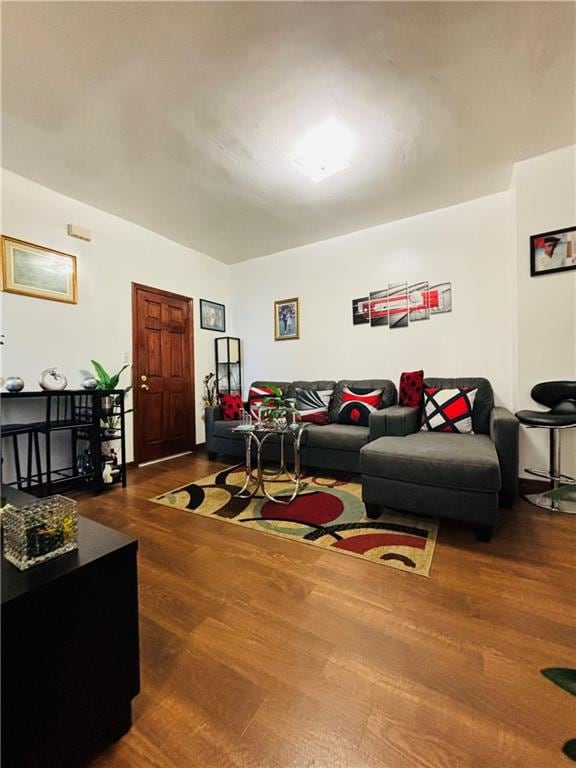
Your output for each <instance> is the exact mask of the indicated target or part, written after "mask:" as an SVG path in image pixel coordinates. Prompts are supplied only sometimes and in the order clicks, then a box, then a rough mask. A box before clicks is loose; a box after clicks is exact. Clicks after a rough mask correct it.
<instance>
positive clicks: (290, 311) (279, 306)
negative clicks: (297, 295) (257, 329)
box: [274, 299, 300, 341]
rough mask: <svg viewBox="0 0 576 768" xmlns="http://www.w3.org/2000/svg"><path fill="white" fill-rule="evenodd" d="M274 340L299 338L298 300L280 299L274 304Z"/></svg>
mask: <svg viewBox="0 0 576 768" xmlns="http://www.w3.org/2000/svg"><path fill="white" fill-rule="evenodd" d="M274 338H275V340H276V341H285V340H287V339H299V338H300V309H299V306H298V299H280V300H279V301H275V302H274Z"/></svg>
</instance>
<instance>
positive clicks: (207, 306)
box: [200, 299, 226, 333]
mask: <svg viewBox="0 0 576 768" xmlns="http://www.w3.org/2000/svg"><path fill="white" fill-rule="evenodd" d="M200 328H204V329H205V330H207V331H219V332H221V333H224V331H225V330H226V307H225V306H224V304H218V303H216V302H215V301H207V300H206V299H200Z"/></svg>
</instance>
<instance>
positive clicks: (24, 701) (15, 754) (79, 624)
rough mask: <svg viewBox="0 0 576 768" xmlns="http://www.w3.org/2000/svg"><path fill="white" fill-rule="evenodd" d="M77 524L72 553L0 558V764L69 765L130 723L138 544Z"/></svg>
mask: <svg viewBox="0 0 576 768" xmlns="http://www.w3.org/2000/svg"><path fill="white" fill-rule="evenodd" d="M2 495H3V496H7V497H8V499H9V500H10V501H11V502H12V503H14V504H24V503H27V502H29V501H33V500H34V499H32V498H31V497H29V496H27V494H22V493H20V492H18V491H14V490H12V489H6V488H3V489H2ZM79 523H80V529H79V535H80V539H79V541H80V544H79V549H78V550H77V551H76V552H70V553H68V554H66V555H62V556H60V557H57V558H55V559H54V560H51V561H48V562H46V563H43V564H42V565H38V566H35V567H34V568H30V569H29V570H28V571H22V572H21V571H19V570H18V569H17V568H15V567H14V566H13V565H11V564H10V563H8V562H7V561H6V560H4V558H2V625H3V627H2V631H3V642H2V767H3V768H64V766H66V767H67V768H68V767H70V768H72V767H73V766H74V767H75V768H78V766H80V765H82V762H83V761H84V760H85V759H86V758H87V757H90V756H91V755H93V754H95V753H96V752H98V751H100V750H102V749H103V748H105V747H106V746H108V745H109V744H111V743H112V742H114V741H116V740H117V739H118V738H119V737H120V736H122V735H123V734H124V733H125V732H126V731H127V730H128V729H129V728H130V725H131V701H132V698H133V697H134V696H136V695H137V693H138V692H139V689H140V673H139V652H138V589H137V565H136V553H137V548H138V542H137V541H136V539H131V538H129V537H127V536H124V535H123V534H121V533H118V532H117V531H113V530H111V529H110V528H106V527H105V526H103V525H99V524H98V523H95V522H92V521H91V520H87V519H85V518H82V517H81V518H80V520H79Z"/></svg>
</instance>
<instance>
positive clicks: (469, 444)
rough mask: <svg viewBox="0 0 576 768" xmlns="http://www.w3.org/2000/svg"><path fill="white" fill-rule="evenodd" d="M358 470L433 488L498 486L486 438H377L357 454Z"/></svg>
mask: <svg viewBox="0 0 576 768" xmlns="http://www.w3.org/2000/svg"><path fill="white" fill-rule="evenodd" d="M324 429H326V427H324ZM360 470H361V472H362V474H363V475H370V476H374V477H385V478H388V479H390V480H401V481H402V482H405V483H415V484H417V485H430V486H433V487H435V488H459V489H461V490H468V491H485V492H495V491H496V492H497V491H499V490H500V485H501V477H500V465H499V462H498V455H497V453H496V448H495V446H494V443H493V442H492V440H490V438H489V437H488V436H487V435H455V434H450V435H448V434H445V433H441V432H416V433H415V434H413V435H407V436H406V437H380V438H378V440H374V441H373V442H371V443H368V444H367V445H366V446H364V448H362V450H361V451H360ZM382 503H383V504H384V503H385V500H383V502H382Z"/></svg>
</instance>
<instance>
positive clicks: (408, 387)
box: [398, 371, 424, 408]
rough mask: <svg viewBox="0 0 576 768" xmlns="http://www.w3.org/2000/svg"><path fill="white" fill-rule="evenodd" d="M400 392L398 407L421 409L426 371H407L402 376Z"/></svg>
mask: <svg viewBox="0 0 576 768" xmlns="http://www.w3.org/2000/svg"><path fill="white" fill-rule="evenodd" d="M398 392H399V397H398V405H407V406H409V407H410V408H420V407H421V406H422V396H423V394H424V371H405V372H404V373H403V374H402V375H401V376H400V386H399V387H398Z"/></svg>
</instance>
